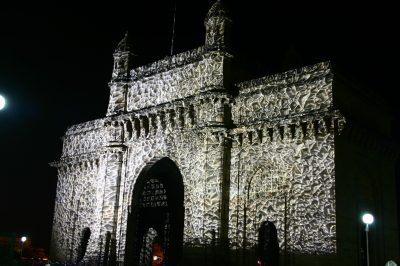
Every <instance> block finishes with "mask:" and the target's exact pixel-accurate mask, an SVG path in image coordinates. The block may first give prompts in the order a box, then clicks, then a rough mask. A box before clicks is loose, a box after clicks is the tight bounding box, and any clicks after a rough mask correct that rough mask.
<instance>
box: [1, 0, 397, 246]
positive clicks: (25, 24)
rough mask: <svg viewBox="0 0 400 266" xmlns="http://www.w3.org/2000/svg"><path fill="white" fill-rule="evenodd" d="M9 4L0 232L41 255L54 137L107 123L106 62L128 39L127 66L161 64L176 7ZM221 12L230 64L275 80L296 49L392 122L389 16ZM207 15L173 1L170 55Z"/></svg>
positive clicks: (344, 11) (258, 5)
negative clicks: (235, 60)
mask: <svg viewBox="0 0 400 266" xmlns="http://www.w3.org/2000/svg"><path fill="white" fill-rule="evenodd" d="M17 2H18V1H5V2H4V1H3V2H2V4H1V6H0V40H1V41H0V95H3V96H4V98H6V101H7V105H6V107H5V108H4V109H3V110H1V111H0V151H1V153H0V181H1V182H0V214H1V218H0V231H13V232H17V233H18V234H20V235H25V236H27V237H29V238H32V245H33V246H35V247H44V248H46V249H47V248H48V247H49V243H50V234H51V226H52V219H53V209H54V200H55V192H56V183H57V171H56V169H55V168H52V167H50V165H49V163H50V162H52V161H55V160H57V159H58V158H59V157H60V156H61V150H62V142H61V140H60V137H62V136H63V135H64V133H65V131H66V129H67V127H68V126H71V125H74V124H77V123H82V122H86V121H89V120H94V119H97V118H101V117H104V116H105V114H106V110H107V104H108V97H109V89H108V85H107V83H108V82H109V81H110V78H111V71H112V65H113V57H112V54H113V52H114V49H115V47H116V46H117V44H118V43H119V41H120V40H121V39H122V38H123V37H124V34H125V32H126V31H127V30H128V31H129V33H130V35H131V36H132V41H133V43H134V47H135V54H137V60H136V62H137V64H136V66H138V65H142V64H145V63H149V62H152V61H155V60H159V59H163V58H164V57H165V56H166V55H170V50H171V35H172V28H173V27H172V25H173V19H174V5H175V1H174V0H163V1H129V2H128V1H126V2H125V1H112V2H111V1H110V2H108V3H100V1H98V2H97V3H95V2H93V3H95V4H89V3H86V2H84V1H82V2H80V3H79V4H73V1H52V2H40V1H39V2H38V1H31V2H29V4H21V2H18V3H17ZM225 2H226V4H227V7H228V10H229V11H230V13H229V17H230V18H231V19H232V21H233V23H232V42H233V48H234V50H235V51H236V52H237V53H242V54H243V55H244V56H245V57H247V58H248V59H249V60H252V61H254V62H256V61H257V62H259V64H260V67H261V68H265V69H267V70H268V71H269V73H277V72H280V71H281V69H280V66H281V62H282V60H283V58H284V57H285V55H286V53H287V52H288V51H289V49H290V47H291V46H292V45H293V46H294V49H295V50H296V51H297V52H298V54H299V56H300V57H301V58H302V63H303V65H309V64H314V63H318V62H321V61H327V60H331V62H332V64H333V66H334V67H335V66H336V67H337V68H339V69H341V72H343V73H346V74H347V75H349V76H351V77H352V78H354V79H357V80H358V81H359V82H361V83H362V84H364V85H365V87H366V88H368V89H371V90H373V91H376V92H377V94H379V95H381V96H382V97H383V98H384V99H385V100H386V101H387V104H388V106H389V107H390V108H391V110H392V112H393V114H394V115H395V116H397V113H398V112H399V107H398V106H397V105H396V104H395V102H396V101H397V100H398V97H397V93H396V92H397V90H399V88H398V87H399V85H398V83H397V82H395V80H396V78H397V77H396V76H397V73H396V72H397V69H398V66H397V65H396V63H397V61H398V47H397V46H398V45H396V44H398V41H395V38H396V37H397V35H398V28H397V27H396V25H397V19H396V16H395V15H394V10H395V8H394V6H390V5H388V4H385V5H384V4H383V3H382V4H379V3H378V4H377V3H375V5H373V6H372V5H367V4H366V2H364V3H363V5H360V6H355V5H354V6H352V5H350V4H349V2H348V3H347V4H346V5H342V4H339V3H338V2H336V1H330V3H325V4H318V5H315V4H313V5H311V4H305V3H297V4H295V5H289V4H284V3H276V2H275V1H255V0H250V1H248V0H247V1H242V2H233V1H227V0H226V1H225ZM282 2H283V1H282ZM213 3H214V1H213V0H203V1H183V0H177V1H176V24H175V37H174V54H176V53H180V52H183V51H186V50H189V49H193V48H196V47H198V46H201V45H203V44H204V38H205V28H204V18H205V16H206V14H207V11H208V9H209V8H210V7H211V6H212V4H213ZM393 5H394V4H393ZM392 12H393V13H392ZM395 20H396V22H395Z"/></svg>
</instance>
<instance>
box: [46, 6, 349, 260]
mask: <svg viewBox="0 0 400 266" xmlns="http://www.w3.org/2000/svg"><path fill="white" fill-rule="evenodd" d="M229 24H230V20H229V19H228V18H227V17H226V12H225V10H224V9H223V6H222V4H221V3H220V2H219V1H217V2H216V3H215V4H214V6H213V7H212V8H211V9H210V11H209V13H208V15H207V17H206V21H205V25H206V43H205V46H203V47H199V48H197V49H194V50H191V51H188V52H184V53H181V54H177V55H174V56H171V57H167V58H165V59H163V60H160V61H157V62H154V63H152V64H149V65H147V66H141V67H137V68H134V69H131V67H130V66H131V65H132V60H133V57H134V55H133V54H132V53H131V51H130V46H129V42H128V36H125V38H124V39H123V40H122V41H121V43H120V44H119V45H118V47H117V49H116V51H115V54H114V59H115V64H114V70H113V74H112V79H111V82H110V83H109V87H110V101H109V106H108V111H107V116H106V117H105V118H102V119H98V120H94V121H90V122H87V123H82V124H79V125H75V126H72V127H70V128H69V129H68V130H67V132H66V134H65V136H64V138H63V151H62V156H61V158H60V159H59V161H57V162H54V163H53V164H52V165H53V166H56V167H57V168H58V173H59V174H58V185H57V198H56V206H55V216H54V226H53V235H52V254H53V259H57V260H60V261H61V260H62V261H64V260H67V261H71V262H77V261H79V260H80V256H81V255H82V254H80V252H81V251H80V250H81V248H82V247H81V245H82V244H81V243H82V241H81V239H82V237H83V233H84V230H85V229H86V228H90V231H91V236H90V239H89V243H88V246H87V251H86V254H84V255H85V256H84V260H86V261H91V262H92V263H103V262H104V261H108V262H109V263H111V262H121V263H122V262H125V263H127V264H130V262H131V260H130V257H129V256H131V255H130V254H131V253H134V250H140V261H142V262H144V261H149V259H150V258H147V257H146V258H143V256H145V255H143V254H147V255H146V256H148V254H151V251H149V249H151V248H152V246H153V245H152V243H150V242H151V241H154V239H155V237H156V236H157V235H158V236H160V235H161V233H160V232H157V229H154V228H153V227H152V226H149V228H148V229H146V231H145V232H144V235H143V237H142V238H143V243H144V244H143V245H142V246H140V247H135V243H136V242H137V240H135V238H134V235H135V232H136V231H135V230H136V229H135V230H134V229H129V228H131V227H130V225H129V224H130V223H132V222H130V221H134V223H135V222H136V220H140V219H141V218H140V217H141V216H140V215H139V216H138V217H139V218H137V217H136V216H135V215H137V213H138V212H140V208H139V207H138V205H137V202H136V201H137V199H138V196H136V198H135V195H134V191H135V189H139V190H138V191H142V190H140V186H141V185H140V182H142V181H141V180H142V179H141V178H142V177H141V176H142V173H146V171H150V170H148V169H152V166H154V165H156V164H157V162H159V161H160V160H161V159H162V158H169V159H170V160H171V162H173V164H174V165H175V166H176V167H177V169H179V172H180V175H181V182H182V184H183V198H184V200H183V218H182V219H183V228H182V229H183V236H182V238H183V247H184V248H183V254H182V260H183V261H184V262H183V263H184V264H183V265H185V263H187V264H188V263H191V264H193V260H195V259H196V256H195V255H193V254H194V253H193V252H192V251H193V250H194V249H195V248H196V247H197V248H204V247H205V246H207V245H209V246H212V247H213V248H215V245H217V246H221V247H222V249H220V251H219V252H225V253H219V254H225V255H226V254H228V253H229V252H230V254H235V256H236V257H235V258H238V257H237V256H242V255H238V254H239V253H240V252H241V251H243V250H245V251H246V250H248V251H251V252H253V255H243V256H242V257H246V256H247V257H248V258H247V259H248V260H249V261H253V262H254V259H255V257H254V256H255V255H254V249H255V247H256V245H257V238H258V229H259V227H260V225H261V223H262V222H263V221H271V222H273V223H274V224H275V225H276V228H277V230H278V242H279V246H280V250H281V254H283V253H284V252H290V253H291V254H308V255H330V256H333V257H335V256H336V250H337V244H336V195H335V142H334V140H335V137H336V136H337V134H338V133H339V132H341V131H342V129H343V127H344V122H345V119H344V117H342V116H341V114H340V112H339V110H338V109H336V108H334V105H333V95H332V84H333V74H332V71H331V66H330V63H329V62H323V63H319V64H315V65H311V66H306V67H303V68H300V69H296V70H291V71H288V72H284V73H280V74H276V75H271V76H266V77H262V78H259V79H254V80H249V81H245V82H242V83H238V84H236V85H235V87H236V88H238V89H239V93H238V94H234V93H231V92H232V91H231V89H232V88H230V87H229V85H227V84H230V83H229V82H228V80H227V79H228V78H227V77H226V76H225V72H226V71H227V70H226V69H227V66H228V65H229V64H230V61H231V60H232V56H231V55H230V54H229V53H227V52H226V49H225V48H226V45H227V41H228V40H226V37H225V34H226V32H227V30H228V29H229ZM234 95H236V96H234ZM179 178H180V177H179ZM179 178H178V179H179ZM160 182H161V183H162V182H163V181H160ZM166 182H167V181H166ZM164 185H165V187H167V188H166V190H168V189H169V190H170V188H168V182H167V183H166V184H164ZM138 193H142V192H138ZM166 195H167V196H166V197H171V194H166ZM135 199H136V200H135ZM170 211H171V210H170ZM168 215H170V213H168ZM149 217H150V216H149ZM171 217H172V216H171ZM130 219H131V220H130ZM168 219H169V218H168ZM171 225H172V222H171ZM129 230H131V231H132V232H129ZM137 230H138V229H137ZM171 230H172V229H171ZM165 234H166V233H165ZM129 238H131V239H133V240H132V241H131V243H133V244H128V242H129V241H128V240H129ZM213 241H214V242H213ZM213 243H214V244H213ZM215 243H217V244H215ZM190 248H191V249H190ZM171 250H172V249H171ZM190 250H191V251H190ZM236 251H237V252H236ZM239 251H240V252H239ZM171 252H172V251H171ZM190 252H192V253H190ZM226 252H228V253H226ZM235 252H236V253H235ZM201 254H203V253H201ZM240 254H242V253H240ZM243 254H244V253H243ZM246 254H247V253H246ZM132 256H133V255H132ZM171 256H172V255H171ZM191 256H192V257H193V258H192V260H191ZM221 257H222V256H221ZM242 257H241V258H242ZM229 259H230V258H229V254H228V255H227V256H225V258H223V259H222V260H225V261H226V260H229ZM285 260H286V258H285ZM128 262H129V263H128ZM234 263H237V264H241V263H242V261H241V260H239V261H237V260H235V259H233V258H232V261H231V264H230V265H233V264H234ZM285 263H287V262H285ZM243 264H244V262H243ZM200 265H203V264H201V262H200Z"/></svg>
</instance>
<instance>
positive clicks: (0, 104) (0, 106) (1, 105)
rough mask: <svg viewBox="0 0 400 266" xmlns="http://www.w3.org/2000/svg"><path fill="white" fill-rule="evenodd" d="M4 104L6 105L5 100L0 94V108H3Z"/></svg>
mask: <svg viewBox="0 0 400 266" xmlns="http://www.w3.org/2000/svg"><path fill="white" fill-rule="evenodd" d="M4 105H6V100H5V99H4V97H3V96H1V95H0V110H1V109H3V107H4Z"/></svg>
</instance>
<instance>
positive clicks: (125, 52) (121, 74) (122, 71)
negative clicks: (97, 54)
mask: <svg viewBox="0 0 400 266" xmlns="http://www.w3.org/2000/svg"><path fill="white" fill-rule="evenodd" d="M132 50H133V49H132V44H131V42H130V38H129V36H128V32H126V34H125V37H124V38H123V39H122V40H121V41H120V42H119V44H118V46H117V48H116V49H115V53H114V69H113V73H112V78H111V81H124V80H127V79H128V78H129V72H130V70H131V69H132V66H133V58H134V57H135V55H134V54H133V52H132Z"/></svg>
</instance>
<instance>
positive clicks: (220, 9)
mask: <svg viewBox="0 0 400 266" xmlns="http://www.w3.org/2000/svg"><path fill="white" fill-rule="evenodd" d="M226 13H228V11H227V10H226V8H225V4H224V3H223V2H222V1H221V0H218V1H217V2H215V3H214V4H213V5H212V7H211V8H210V10H209V11H208V13H207V17H206V20H208V19H210V18H212V17H218V16H226Z"/></svg>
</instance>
